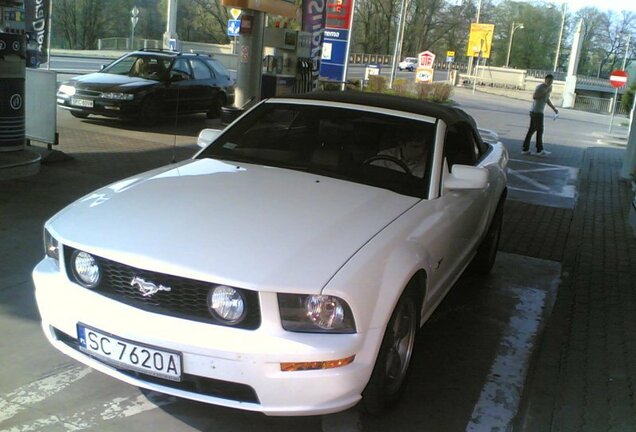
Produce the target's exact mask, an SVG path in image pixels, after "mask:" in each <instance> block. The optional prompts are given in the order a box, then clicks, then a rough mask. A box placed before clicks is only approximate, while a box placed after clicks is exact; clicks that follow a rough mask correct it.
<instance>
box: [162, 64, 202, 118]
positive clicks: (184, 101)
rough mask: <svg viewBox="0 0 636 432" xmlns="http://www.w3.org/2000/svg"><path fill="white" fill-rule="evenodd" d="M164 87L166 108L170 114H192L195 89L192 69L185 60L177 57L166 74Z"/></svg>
mask: <svg viewBox="0 0 636 432" xmlns="http://www.w3.org/2000/svg"><path fill="white" fill-rule="evenodd" d="M168 79H169V82H168V85H167V87H166V106H167V108H168V110H169V111H170V112H171V113H174V112H177V111H178V112H179V113H185V112H192V111H194V102H193V100H194V99H196V88H195V85H194V79H193V75H192V68H191V67H190V62H189V61H188V59H187V58H184V57H177V58H176V59H175V60H174V61H173V62H172V65H171V66H170V70H169V72H168Z"/></svg>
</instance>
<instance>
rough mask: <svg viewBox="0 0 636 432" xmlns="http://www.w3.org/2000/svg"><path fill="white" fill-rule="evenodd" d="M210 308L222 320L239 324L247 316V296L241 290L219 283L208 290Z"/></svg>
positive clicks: (231, 323) (213, 314)
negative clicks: (244, 296)
mask: <svg viewBox="0 0 636 432" xmlns="http://www.w3.org/2000/svg"><path fill="white" fill-rule="evenodd" d="M208 309H209V311H210V313H211V314H212V316H214V317H215V318H217V319H219V320H220V321H222V322H224V323H226V324H230V325H234V324H238V323H240V322H241V321H243V318H245V298H243V295H242V294H241V292H240V291H239V290H237V289H234V288H232V287H229V286H225V285H219V286H216V287H214V288H212V289H210V291H209V292H208Z"/></svg>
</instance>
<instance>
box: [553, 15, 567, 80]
mask: <svg viewBox="0 0 636 432" xmlns="http://www.w3.org/2000/svg"><path fill="white" fill-rule="evenodd" d="M565 6H566V5H565V3H563V5H562V6H561V30H560V31H559V42H558V43H557V49H556V55H555V56H554V71H555V72H556V71H557V68H558V67H559V54H561V41H562V40H563V28H564V27H565Z"/></svg>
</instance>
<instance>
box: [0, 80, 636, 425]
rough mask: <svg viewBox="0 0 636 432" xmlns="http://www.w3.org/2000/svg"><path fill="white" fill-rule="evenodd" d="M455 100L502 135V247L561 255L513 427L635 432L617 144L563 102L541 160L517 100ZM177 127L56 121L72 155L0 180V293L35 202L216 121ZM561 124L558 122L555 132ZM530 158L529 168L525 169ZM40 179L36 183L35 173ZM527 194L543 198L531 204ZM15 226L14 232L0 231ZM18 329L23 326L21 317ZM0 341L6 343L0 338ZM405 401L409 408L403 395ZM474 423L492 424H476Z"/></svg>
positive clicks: (35, 218)
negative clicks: (506, 154) (146, 130)
mask: <svg viewBox="0 0 636 432" xmlns="http://www.w3.org/2000/svg"><path fill="white" fill-rule="evenodd" d="M456 99H457V100H458V101H459V102H460V105H461V106H462V107H464V108H465V109H466V110H467V111H468V112H469V113H471V114H472V115H474V116H475V117H476V118H477V119H478V121H479V122H480V125H481V126H484V127H487V128H490V129H495V130H496V131H497V132H498V133H500V135H501V136H502V138H503V140H504V142H505V143H506V145H507V146H508V148H509V150H510V154H511V159H512V161H511V167H512V168H513V170H516V172H517V174H519V175H517V176H516V177H514V176H511V188H514V190H511V193H510V199H509V200H508V202H507V203H506V207H505V219H504V232H503V235H502V239H501V244H500V250H501V251H503V252H507V253H508V254H512V255H516V256H518V257H521V258H523V257H530V258H527V259H534V258H538V259H542V260H548V261H552V262H554V263H559V264H560V267H561V269H562V273H561V283H560V286H559V288H558V292H557V295H556V300H555V303H554V308H553V312H552V315H551V318H550V319H549V321H548V322H547V323H546V324H545V326H544V327H543V328H542V329H541V337H540V341H539V348H538V349H537V350H536V352H535V355H534V358H533V361H532V363H531V365H530V370H529V373H528V375H527V377H526V385H525V390H524V392H523V394H522V395H521V410H520V411H519V412H518V414H517V417H516V419H515V422H514V429H515V430H524V431H540V432H541V431H629V430H636V400H635V397H634V392H633V389H634V380H635V379H636V339H634V337H633V335H634V334H636V315H635V314H634V310H636V309H635V307H636V239H635V238H634V236H633V235H632V233H631V228H630V227H629V224H628V211H629V206H630V204H631V197H632V194H631V188H630V185H629V184H628V183H624V182H621V181H619V180H618V178H619V177H618V173H619V171H620V168H621V161H622V155H623V154H624V148H621V147H615V146H611V145H599V144H598V143H597V142H596V139H595V138H593V136H592V134H593V132H595V131H598V132H602V131H603V130H604V128H605V127H606V126H605V124H604V120H605V117H604V116H597V115H591V114H579V113H576V112H569V113H568V111H567V110H564V111H565V112H564V113H562V119H560V120H559V122H567V123H559V122H554V123H550V124H547V125H546V148H548V149H549V150H551V151H553V153H552V155H551V157H550V158H546V159H540V158H537V157H534V156H522V155H521V154H520V150H521V139H522V138H523V133H524V132H525V127H526V126H527V124H526V122H525V119H526V115H527V106H526V105H527V104H528V103H527V101H522V102H519V103H518V104H517V103H516V102H511V101H508V100H506V99H505V98H501V97H499V96H492V95H483V94H477V95H476V97H474V96H471V95H470V94H469V92H467V91H464V92H462V91H461V90H460V91H458V92H457V93H456ZM188 122H190V123H189V125H188ZM185 123H186V127H187V128H188V132H186V133H182V135H181V136H180V137H179V139H173V138H172V136H171V135H170V133H169V132H170V131H169V128H167V127H165V128H164V130H163V132H162V133H158V134H157V135H156V136H155V137H153V138H158V139H152V140H148V139H147V138H144V136H143V134H136V133H135V130H134V128H132V127H130V126H127V125H124V128H123V129H117V131H116V132H114V133H113V132H109V131H108V129H104V128H95V127H94V126H95V125H97V126H99V124H100V122H99V121H96V122H95V123H92V121H83V122H77V124H79V125H80V127H79V128H76V127H73V128H69V127H61V128H60V129H59V133H60V146H59V149H60V150H62V151H67V152H69V153H70V154H72V156H73V159H72V160H68V161H65V162H62V163H59V164H57V163H51V164H48V165H44V166H43V170H44V171H45V174H46V175H41V176H34V177H27V178H24V179H20V180H13V181H12V182H11V183H10V184H11V188H8V187H6V185H8V184H9V183H6V182H5V183H2V182H0V238H1V239H2V240H3V242H4V244H3V247H2V248H0V287H6V291H5V293H7V294H8V293H9V292H10V290H16V289H21V288H28V286H29V284H28V283H26V282H25V281H24V280H17V279H15V275H16V274H17V272H16V271H15V270H16V269H18V268H22V269H26V267H31V266H32V264H33V263H35V262H37V261H38V260H39V259H40V256H41V255H42V252H41V231H34V230H29V229H26V225H27V224H28V225H29V226H33V225H38V224H39V225H38V226H41V224H42V223H43V222H44V221H45V220H46V219H47V218H48V217H50V216H51V214H50V210H45V209H53V208H57V209H59V208H62V207H63V206H64V205H66V204H67V203H68V202H70V201H71V200H73V199H75V198H76V197H78V196H81V195H82V194H84V193H87V192H89V191H91V190H93V189H95V188H97V187H99V186H102V185H104V184H107V183H109V182H111V181H114V180H117V179H119V178H122V177H125V176H129V175H134V174H135V173H137V172H140V171H143V170H146V169H149V168H152V167H155V166H160V165H164V164H166V163H169V162H170V161H171V160H174V159H176V160H181V159H183V158H186V157H189V156H190V155H191V154H193V153H194V151H196V146H194V145H193V143H194V138H193V134H192V132H193V131H196V130H198V129H200V128H202V127H211V126H214V125H215V122H214V121H209V120H204V119H203V118H202V117H201V118H199V116H197V117H196V118H194V119H191V120H185ZM565 124H567V125H568V130H567V131H560V130H559V128H560V127H562V126H561V125H565ZM129 127H130V128H131V129H129V130H127V129H126V128H129ZM113 130H114V129H113ZM571 130H580V131H583V132H584V133H581V134H578V135H577V134H573V133H572V132H570V131H571ZM160 132H161V131H160ZM587 135H590V136H591V138H590V140H589V141H585V142H584V140H583V138H582V137H584V136H587ZM133 155H134V156H135V157H132V156H133ZM139 156H142V157H139ZM528 166H533V167H534V168H533V170H532V172H530V171H531V170H530V169H528ZM105 167H112V169H105ZM547 172H552V173H556V174H555V175H557V176H561V177H562V178H563V181H562V182H561V183H562V184H560V185H559V187H558V188H557V189H555V188H554V187H553V188H552V189H550V190H547V191H546V190H542V189H541V188H540V187H538V188H537V189H536V190H534V191H528V189H529V187H524V186H523V182H524V181H525V182H527V183H529V184H532V183H533V182H534V183H537V184H539V186H540V184H541V179H542V178H545V175H546V173H547ZM533 175H534V176H536V177H533ZM513 177H514V178H513ZM44 178H45V179H46V182H43V181H41V180H42V179H44ZM572 187H574V188H575V189H574V190H575V192H573V193H571V192H572V190H573V189H572ZM26 191H29V193H28V195H29V197H30V199H31V200H32V202H29V204H28V205H21V206H19V211H20V212H16V211H17V210H15V209H17V208H18V207H14V206H5V205H3V203H6V202H15V200H16V196H19V195H20V194H24V193H25V192H26ZM532 194H534V195H533V196H540V195H541V194H543V195H546V196H547V195H549V196H550V197H551V198H550V199H549V200H548V199H543V200H536V199H534V198H533V197H532V196H530V195H532ZM554 197H557V198H558V199H556V198H554ZM24 212H28V216H27V213H24ZM27 218H28V222H27V221H26V219H27ZM13 230H17V231H19V232H20V233H21V235H20V236H19V237H17V236H12V235H10V234H11V232H13ZM504 262H508V261H504ZM512 262H516V261H514V260H513V261H512ZM22 273H24V272H22ZM464 292H466V293H468V292H469V291H464ZM473 295H474V293H473ZM30 304H31V303H30V302H27V301H20V302H16V303H14V304H12V305H11V307H13V308H15V310H12V311H11V312H12V313H13V314H14V315H15V316H18V317H20V316H23V317H25V318H28V319H32V318H34V317H36V316H37V312H36V311H35V310H32V309H31V308H30V307H25V305H30ZM3 307H9V305H3ZM27 325H29V326H30V325H31V324H30V323H27V322H26V321H25V326H27ZM32 330H33V329H31V328H30V327H29V329H26V328H25V330H24V331H25V332H26V331H32ZM36 330H37V329H36ZM47 348H48V347H47ZM0 349H2V350H8V349H10V347H9V346H6V345H3V343H2V342H1V341H0ZM34 354H36V355H34V356H33V357H32V358H29V359H27V360H26V361H27V362H29V363H31V362H32V363H33V364H34V365H35V364H37V363H41V362H42V361H44V360H43V359H42V358H41V356H39V355H38V353H34ZM465 355H468V356H470V353H465ZM55 358H58V359H59V358H61V357H60V356H56V357H55ZM59 361H62V360H59ZM20 366H21V367H24V365H20ZM17 367H18V365H11V364H8V365H3V369H4V372H5V374H3V375H6V377H7V379H11V378H10V377H11V376H12V373H11V371H12V370H14V369H15V368H17ZM34 369H35V367H34ZM35 378H36V377H34V379H35ZM0 402H1V401H0ZM409 403H410V406H414V405H413V403H414V402H413V401H410V402H409ZM421 420H422V421H424V420H425V419H421ZM464 424H465V423H464ZM476 428H477V429H475V430H491V428H490V425H485V424H481V425H477V426H476ZM365 429H366V427H365ZM349 430H351V429H349ZM449 430H451V429H449ZM452 430H457V429H454V428H453V429H452Z"/></svg>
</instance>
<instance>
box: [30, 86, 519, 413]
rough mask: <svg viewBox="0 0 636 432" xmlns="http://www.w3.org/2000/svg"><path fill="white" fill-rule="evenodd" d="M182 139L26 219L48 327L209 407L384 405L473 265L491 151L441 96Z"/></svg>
mask: <svg viewBox="0 0 636 432" xmlns="http://www.w3.org/2000/svg"><path fill="white" fill-rule="evenodd" d="M201 136H202V137H204V138H205V139H204V141H205V140H208V141H209V145H207V146H205V147H204V148H203V149H201V150H200V151H199V152H198V153H197V154H196V155H195V156H194V157H193V158H192V159H189V160H186V161H183V162H179V163H175V164H172V165H169V166H166V167H163V168H158V169H155V170H153V171H149V172H146V173H143V174H140V175H137V176H134V177H131V178H128V179H125V180H122V181H119V182H116V183H113V184H111V185H109V186H106V187H104V188H102V189H99V190H97V191H95V192H93V193H91V194H89V195H87V196H85V197H83V198H81V199H79V200H78V201H76V202H75V203H73V204H71V205H70V206H68V207H66V208H65V209H63V210H62V211H60V212H59V213H58V214H56V215H55V216H53V217H52V218H51V219H50V220H49V221H47V222H46V225H45V227H44V243H45V253H46V256H45V257H44V259H43V260H42V261H41V262H40V263H39V264H38V265H37V266H36V267H35V269H34V271H33V279H34V282H35V288H36V297H37V303H38V307H39V310H40V314H41V316H42V327H43V330H44V333H45V334H46V337H47V338H48V340H49V341H50V342H51V343H52V344H53V346H55V347H56V348H57V349H59V350H60V351H62V352H64V353H65V354H67V355H69V356H71V357H73V358H74V359H76V360H78V361H80V362H82V363H84V364H86V365H89V366H91V367H92V368H94V369H97V370H99V371H102V372H104V373H106V374H108V375H110V376H113V377H115V378H117V379H120V380H122V381H125V382H127V383H130V384H132V385H135V386H139V387H142V388H146V389H151V390H156V391H159V392H162V393H167V394H171V395H176V396H179V397H183V398H188V399H193V400H196V401H202V402H207V403H210V404H216V405H222V406H226V407H233V408H240V409H245V410H252V411H260V412H263V413H265V414H268V415H314V414H323V413H331V412H336V411H341V410H344V409H346V408H349V407H351V406H354V405H356V404H358V403H360V407H361V408H363V409H364V410H365V411H367V412H371V413H381V412H383V411H384V410H386V409H388V408H390V407H391V406H392V405H393V404H395V403H396V402H397V401H398V398H399V396H400V394H401V391H402V389H403V387H404V385H405V383H406V382H407V381H408V370H409V364H410V360H411V357H412V354H413V349H414V346H415V338H416V336H417V331H418V328H419V327H420V326H422V325H423V324H424V323H425V322H426V320H427V319H428V318H429V316H430V315H431V314H432V312H433V311H434V310H435V308H436V306H437V305H438V304H439V303H440V302H441V301H442V299H443V298H444V296H445V295H446V294H447V292H448V291H449V289H450V288H451V287H452V286H453V284H454V283H455V281H456V280H457V279H458V278H459V277H460V276H461V274H462V273H463V272H464V270H465V269H469V270H474V271H476V272H480V273H486V272H488V271H490V269H491V267H492V266H493V263H494V260H495V257H496V253H497V245H498V241H499V235H500V231H501V223H502V212H503V204H504V200H505V197H506V174H505V170H506V164H507V161H508V156H507V152H506V150H505V148H504V147H503V145H502V144H501V143H500V142H498V139H497V137H496V135H495V134H493V133H482V134H480V132H479V130H478V129H477V127H476V125H475V122H474V120H473V119H472V118H471V117H470V116H469V115H467V114H466V113H465V112H463V111H462V110H460V109H457V108H452V107H447V106H442V105H437V104H432V103H426V102H422V101H418V100H413V99H406V98H400V97H394V96H383V95H373V94H364V93H357V92H316V93H311V94H307V95H301V96H295V97H289V98H274V99H269V100H265V101H263V102H261V103H259V104H258V105H256V106H255V107H254V108H252V109H250V110H249V111H247V112H246V113H244V114H243V115H242V116H241V117H240V118H238V119H237V120H236V121H234V122H233V123H232V124H231V125H230V126H228V127H227V128H225V129H224V130H222V131H220V130H204V131H203V133H202V135H201ZM409 146H411V147H415V151H412V150H413V149H412V148H410V147H409Z"/></svg>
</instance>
